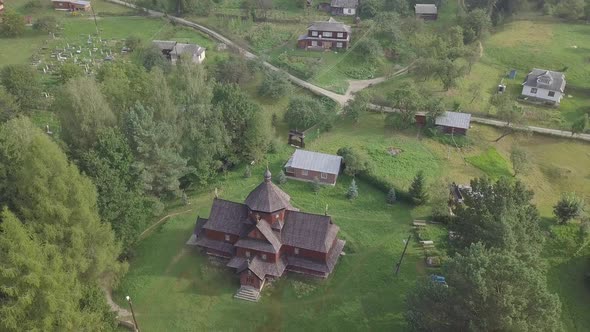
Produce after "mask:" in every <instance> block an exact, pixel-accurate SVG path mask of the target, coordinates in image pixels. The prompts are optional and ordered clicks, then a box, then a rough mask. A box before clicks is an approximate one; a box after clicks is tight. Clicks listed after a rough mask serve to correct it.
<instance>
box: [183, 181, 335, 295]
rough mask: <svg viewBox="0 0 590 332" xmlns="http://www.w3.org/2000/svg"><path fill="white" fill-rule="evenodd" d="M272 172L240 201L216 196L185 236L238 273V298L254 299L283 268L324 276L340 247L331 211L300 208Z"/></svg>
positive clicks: (332, 266)
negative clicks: (296, 206) (301, 209)
mask: <svg viewBox="0 0 590 332" xmlns="http://www.w3.org/2000/svg"><path fill="white" fill-rule="evenodd" d="M271 177H272V176H271V173H270V171H269V170H268V169H267V170H266V172H265V174H264V181H263V182H262V183H261V184H260V185H258V186H257V187H256V188H255V189H254V190H252V192H250V194H249V195H248V197H247V198H246V200H245V202H244V203H243V204H242V203H236V202H232V201H227V200H223V199H220V198H218V197H215V199H214V200H213V206H212V207H211V213H210V214H209V218H208V219H204V218H200V217H198V218H197V222H196V225H195V229H194V232H193V234H192V236H191V239H190V240H189V241H188V242H187V244H189V245H195V246H197V247H199V248H202V250H203V251H204V252H205V253H206V254H208V255H211V256H216V257H220V258H222V259H224V260H226V261H227V263H226V265H227V266H228V267H230V268H232V269H234V270H235V271H236V273H238V274H239V276H240V289H239V290H238V292H237V293H236V296H235V297H236V298H239V299H244V300H251V301H258V299H259V298H260V291H261V290H262V288H263V287H264V284H265V283H266V282H267V281H268V280H270V279H274V278H279V277H281V276H283V275H284V274H285V273H286V272H287V271H290V272H296V273H302V274H305V275H310V276H315V277H320V278H326V277H328V276H329V275H330V273H332V271H333V270H334V266H335V265H336V263H337V261H338V258H339V257H340V255H341V254H342V250H343V248H344V244H345V241H344V240H341V239H339V238H338V232H339V230H340V228H339V227H338V226H337V225H336V224H334V223H333V222H332V217H330V216H329V215H327V214H325V215H321V214H313V213H306V212H302V211H299V210H298V209H297V208H295V207H293V206H292V205H291V203H290V200H291V197H290V196H289V195H288V194H287V193H285V192H284V191H282V190H281V189H280V188H279V187H278V186H277V185H275V184H274V183H272V181H271Z"/></svg>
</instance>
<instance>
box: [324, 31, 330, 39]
mask: <svg viewBox="0 0 590 332" xmlns="http://www.w3.org/2000/svg"><path fill="white" fill-rule="evenodd" d="M322 35H323V37H326V38H331V37H332V33H331V32H327V31H324V32H323V33H322Z"/></svg>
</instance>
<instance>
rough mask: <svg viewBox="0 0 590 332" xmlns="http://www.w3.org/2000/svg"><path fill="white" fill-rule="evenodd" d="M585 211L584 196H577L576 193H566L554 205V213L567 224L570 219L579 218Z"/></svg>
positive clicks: (559, 220) (562, 222)
mask: <svg viewBox="0 0 590 332" xmlns="http://www.w3.org/2000/svg"><path fill="white" fill-rule="evenodd" d="M583 211H584V201H583V200H582V198H580V197H578V196H576V194H575V193H564V194H562V195H561V198H560V199H559V201H558V202H557V204H555V206H553V214H555V217H556V218H557V221H558V222H559V223H560V224H565V223H567V222H568V221H570V220H572V219H575V218H579V217H580V216H581V215H582V212H583Z"/></svg>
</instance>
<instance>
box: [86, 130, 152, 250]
mask: <svg viewBox="0 0 590 332" xmlns="http://www.w3.org/2000/svg"><path fill="white" fill-rule="evenodd" d="M78 164H79V165H80V169H81V170H82V171H84V172H85V173H86V175H88V176H89V177H90V178H91V179H92V182H94V185H95V186H96V190H97V192H98V199H97V206H98V211H99V213H100V216H101V218H102V220H103V221H106V222H108V223H110V224H111V227H112V228H113V231H114V232H115V236H116V238H117V240H119V241H120V242H121V244H122V246H123V249H124V250H129V248H130V247H131V245H132V244H133V243H134V242H135V241H136V240H137V237H138V235H139V234H140V233H141V232H142V231H143V230H144V228H145V225H146V223H147V221H148V217H149V216H150V203H149V201H148V199H147V198H146V197H144V195H143V193H142V187H141V182H140V181H139V179H140V178H141V174H138V172H137V170H136V169H135V168H134V164H135V158H134V157H133V153H132V151H131V148H130V147H129V144H128V142H127V139H126V138H125V137H124V136H123V135H122V134H121V133H120V132H119V131H118V130H116V129H114V128H108V129H105V130H103V131H102V132H100V133H99V135H98V139H97V142H96V143H95V144H94V146H93V147H92V149H90V150H88V151H84V152H83V153H82V155H81V157H80V160H79V162H78Z"/></svg>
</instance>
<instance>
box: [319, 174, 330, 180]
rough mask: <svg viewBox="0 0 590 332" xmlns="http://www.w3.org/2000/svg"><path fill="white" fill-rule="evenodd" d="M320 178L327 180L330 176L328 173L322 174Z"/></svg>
mask: <svg viewBox="0 0 590 332" xmlns="http://www.w3.org/2000/svg"><path fill="white" fill-rule="evenodd" d="M320 177H321V178H322V179H327V178H328V174H327V173H322V174H320Z"/></svg>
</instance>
